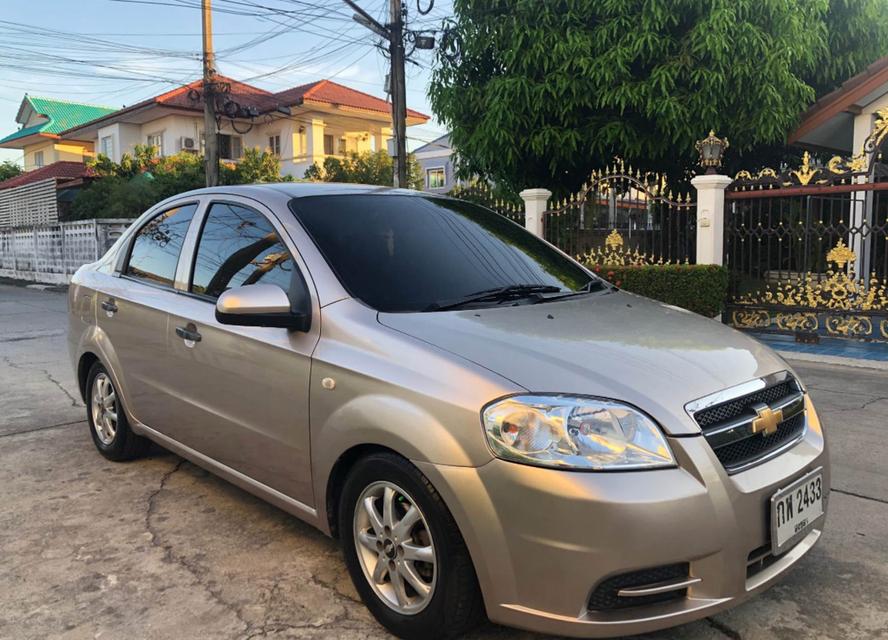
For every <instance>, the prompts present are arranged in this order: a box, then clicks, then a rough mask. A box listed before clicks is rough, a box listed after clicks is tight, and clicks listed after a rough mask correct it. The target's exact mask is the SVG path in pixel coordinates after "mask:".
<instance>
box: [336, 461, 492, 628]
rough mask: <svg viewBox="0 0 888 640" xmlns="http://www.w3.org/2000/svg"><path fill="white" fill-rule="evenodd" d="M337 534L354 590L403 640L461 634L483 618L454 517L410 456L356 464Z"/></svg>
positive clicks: (345, 490)
mask: <svg viewBox="0 0 888 640" xmlns="http://www.w3.org/2000/svg"><path fill="white" fill-rule="evenodd" d="M339 536H340V542H341V545H342V551H343V554H344V555H345V562H346V565H347V567H348V571H349V573H350V574H351V578H352V582H354V585H355V588H356V589H357V590H358V593H359V594H360V595H361V598H362V599H363V600H364V603H365V604H366V605H367V608H368V609H370V612H371V613H372V614H373V615H374V617H375V618H376V619H377V620H378V621H379V622H380V624H382V625H383V626H384V627H386V628H387V629H388V630H389V631H391V632H392V633H393V634H395V635H396V636H398V637H399V638H405V639H407V640H413V639H416V640H420V639H422V640H436V639H439V638H456V637H459V636H461V635H463V634H464V633H466V632H467V631H469V630H471V629H472V628H473V627H475V626H476V625H477V624H478V623H479V622H480V621H481V620H482V619H483V616H484V605H483V601H482V599H481V592H480V589H479V587H478V580H477V578H476V576H475V570H474V567H473V566H472V561H471V558H470V557H469V553H468V550H467V549H466V546H465V543H464V542H463V539H462V536H461V535H460V533H459V529H458V528H457V526H456V523H455V522H454V520H453V516H452V515H450V512H449V511H448V510H447V507H446V505H445V504H444V501H443V500H442V499H441V496H440V495H438V493H437V491H435V489H434V487H432V485H431V483H430V482H429V481H428V479H427V478H426V477H425V476H424V475H423V474H422V473H421V472H420V471H419V469H417V468H416V467H414V466H413V465H412V464H410V463H409V462H408V461H407V460H404V459H403V458H401V457H399V456H396V455H393V454H389V453H379V454H373V455H371V456H368V457H367V458H364V459H362V460H360V461H358V463H357V464H356V465H355V466H354V468H353V469H352V470H351V473H350V474H349V476H348V478H347V479H346V482H345V486H344V487H343V492H342V499H341V500H340V503H339Z"/></svg>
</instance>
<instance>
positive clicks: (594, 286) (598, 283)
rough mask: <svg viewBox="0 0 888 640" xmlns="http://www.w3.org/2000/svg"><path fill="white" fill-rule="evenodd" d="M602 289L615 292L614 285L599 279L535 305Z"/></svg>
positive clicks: (542, 300)
mask: <svg viewBox="0 0 888 640" xmlns="http://www.w3.org/2000/svg"><path fill="white" fill-rule="evenodd" d="M602 289H610V290H615V288H614V287H613V286H612V285H610V284H609V283H606V282H605V281H604V280H599V279H598V278H593V279H592V280H589V282H587V283H586V284H584V285H583V286H582V287H580V288H579V289H577V290H576V291H566V292H561V295H555V296H546V297H545V298H540V299H539V300H537V301H536V302H535V303H534V304H540V303H541V302H550V301H552V300H564V299H565V298H573V297H574V296H582V295H586V294H587V293H592V292H593V291H601V290H602Z"/></svg>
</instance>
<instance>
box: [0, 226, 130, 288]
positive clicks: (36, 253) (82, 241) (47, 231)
mask: <svg viewBox="0 0 888 640" xmlns="http://www.w3.org/2000/svg"><path fill="white" fill-rule="evenodd" d="M132 222H133V221H132V220H119V219H108V220H78V221H75V222H59V223H56V224H45V225H37V226H30V227H11V228H6V229H0V277H6V278H16V279H18V280H32V281H34V282H46V283H51V284H65V283H67V282H69V281H70V280H71V276H72V275H74V272H75V271H77V269H78V268H80V267H81V266H82V265H84V264H87V263H89V262H95V261H96V260H98V259H99V258H100V257H101V256H102V255H103V254H104V253H105V252H106V251H107V250H108V248H109V247H110V246H111V245H112V244H114V241H115V240H117V238H119V237H120V234H121V233H123V232H124V230H125V229H126V228H127V227H128V226H129V225H130V224H131V223H132Z"/></svg>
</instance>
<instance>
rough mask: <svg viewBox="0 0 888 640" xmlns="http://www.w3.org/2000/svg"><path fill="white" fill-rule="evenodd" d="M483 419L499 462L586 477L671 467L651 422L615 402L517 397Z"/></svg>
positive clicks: (504, 401)
mask: <svg viewBox="0 0 888 640" xmlns="http://www.w3.org/2000/svg"><path fill="white" fill-rule="evenodd" d="M482 419H483V422H484V430H485V432H486V434H487V440H488V442H489V443H490V446H491V448H492V449H493V452H494V454H495V455H496V456H497V457H499V458H503V459H504V460H512V461H514V462H522V463H524V464H531V465H536V466H541V467H555V468H561V469H586V470H590V471H602V470H626V469H654V468H662V467H671V466H675V458H673V456H672V452H671V451H670V450H669V445H668V444H667V442H666V438H665V437H664V436H663V433H662V432H661V431H660V428H659V427H658V426H657V425H656V424H655V423H654V421H653V420H651V419H650V418H649V417H647V416H646V415H644V414H643V413H641V412H640V411H639V410H638V409H635V408H633V407H630V406H628V405H625V404H622V403H620V402H617V401H616V400H604V399H601V398H584V397H574V396H563V395H518V396H511V397H508V398H503V399H502V400H498V401H496V402H494V403H492V404H490V405H488V406H487V407H486V408H485V409H484V411H483V413H482Z"/></svg>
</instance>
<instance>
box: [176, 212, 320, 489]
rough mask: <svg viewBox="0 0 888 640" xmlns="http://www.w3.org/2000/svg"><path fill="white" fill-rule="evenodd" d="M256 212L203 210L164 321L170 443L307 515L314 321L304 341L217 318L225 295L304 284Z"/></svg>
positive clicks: (265, 218) (274, 230) (271, 227)
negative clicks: (185, 276) (175, 301)
mask: <svg viewBox="0 0 888 640" xmlns="http://www.w3.org/2000/svg"><path fill="white" fill-rule="evenodd" d="M245 202H246V203H249V204H245ZM260 208H261V206H260V205H258V204H257V203H253V202H251V201H245V200H242V199H238V198H234V197H230V198H229V199H227V200H226V201H225V202H211V203H210V205H209V206H208V208H207V212H206V215H205V218H204V220H203V224H202V228H201V231H200V235H199V236H198V238H197V244H196V247H195V250H194V251H195V254H194V260H193V265H194V266H193V273H192V277H191V278H190V281H189V285H188V293H187V294H186V295H182V296H181V298H182V300H181V302H180V304H179V305H178V306H177V308H176V310H175V312H174V313H171V314H170V325H169V328H168V336H169V339H170V349H169V353H170V370H169V376H170V381H171V385H172V386H173V387H174V388H175V390H176V393H175V395H174V396H173V397H174V400H173V405H172V406H173V407H174V408H175V413H176V414H177V416H176V420H175V422H174V423H171V426H170V428H169V435H170V436H171V437H173V438H174V439H176V440H178V441H180V442H181V443H182V444H185V445H186V446H189V447H191V448H193V449H196V450H197V451H200V452H201V453H203V454H205V455H207V456H209V457H211V458H213V459H215V460H216V461H218V462H220V463H222V464H224V465H226V466H228V467H231V468H233V469H236V470H237V471H240V472H241V473H243V474H245V475H247V476H249V477H251V478H253V479H254V480H257V481H259V482H261V483H262V484H264V485H267V486H270V487H272V488H274V489H276V490H278V491H280V492H282V493H284V494H286V495H288V496H290V497H292V498H294V499H296V500H299V501H300V502H302V503H304V504H306V505H309V506H312V505H313V504H314V499H313V493H312V487H311V467H310V455H309V454H310V451H309V423H308V390H309V374H310V372H311V354H312V351H313V350H314V347H315V345H316V344H317V340H318V328H317V327H318V322H317V321H314V322H312V330H311V331H310V332H309V333H303V332H297V331H292V330H288V329H282V328H272V327H239V326H231V325H223V324H220V323H219V322H217V321H216V318H215V302H216V299H217V298H218V297H219V295H221V294H222V293H223V292H224V291H225V290H227V289H229V288H232V287H237V286H244V285H250V284H256V283H260V282H261V283H263V284H275V285H278V286H280V287H281V288H282V289H284V290H285V291H289V290H290V287H291V282H293V281H294V277H296V278H298V281H299V282H300V283H301V282H303V278H302V277H300V276H301V275H302V273H303V272H302V271H300V265H299V264H298V263H297V260H295V259H294V255H295V254H296V252H294V251H291V250H290V249H288V247H287V246H286V244H285V242H284V241H283V240H282V238H283V237H284V234H283V231H282V228H281V227H280V225H279V223H278V222H277V220H276V219H274V217H273V215H271V213H270V212H267V211H265V212H260V210H259V209H260ZM306 275H307V274H306ZM315 320H316V319H315Z"/></svg>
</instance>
